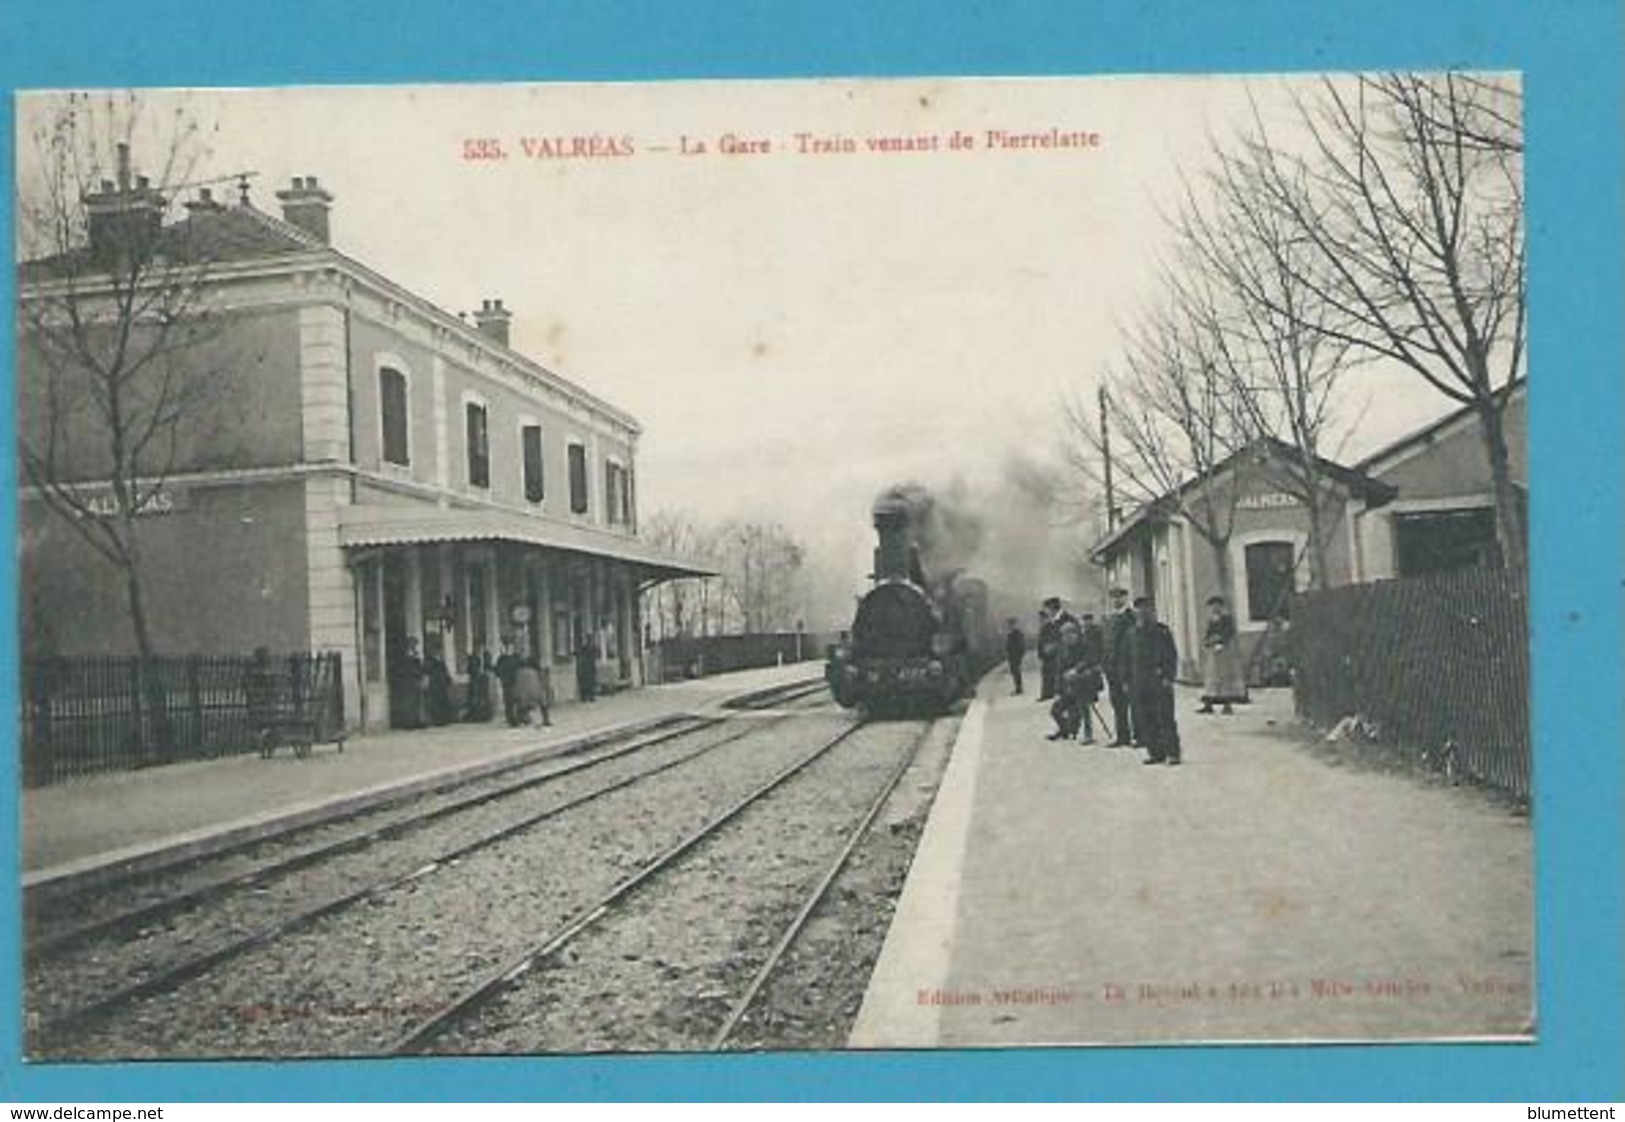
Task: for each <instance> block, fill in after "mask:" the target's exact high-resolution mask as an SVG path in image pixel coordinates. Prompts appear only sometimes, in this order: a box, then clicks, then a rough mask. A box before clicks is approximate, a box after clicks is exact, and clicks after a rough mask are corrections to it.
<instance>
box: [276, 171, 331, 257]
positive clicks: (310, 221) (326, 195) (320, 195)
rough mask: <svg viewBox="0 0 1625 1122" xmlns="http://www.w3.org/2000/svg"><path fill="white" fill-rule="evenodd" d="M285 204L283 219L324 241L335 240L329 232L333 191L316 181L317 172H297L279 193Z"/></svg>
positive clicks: (283, 205)
mask: <svg viewBox="0 0 1625 1122" xmlns="http://www.w3.org/2000/svg"><path fill="white" fill-rule="evenodd" d="M276 197H277V201H278V202H280V203H281V204H282V220H283V221H284V222H286V223H288V224H289V225H290V226H297V227H299V228H300V229H301V230H303V231H304V232H305V233H307V234H309V235H310V236H311V237H313V238H315V239H316V240H317V241H319V242H321V243H322V244H323V245H326V244H328V242H330V241H332V238H331V237H330V235H329V232H328V224H327V212H328V211H329V210H331V209H332V206H333V194H332V192H330V191H328V190H327V189H326V188H325V187H323V186H321V185H320V184H319V183H317V182H316V177H315V176H314V175H306V176H298V175H296V176H294V177H293V185H292V186H291V187H284V188H283V189H282V190H280V191H278V192H277V193H276Z"/></svg>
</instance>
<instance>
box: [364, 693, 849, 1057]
mask: <svg viewBox="0 0 1625 1122" xmlns="http://www.w3.org/2000/svg"><path fill="white" fill-rule="evenodd" d="M862 727H863V726H862V725H860V724H852V725H849V726H848V727H846V728H844V729H842V730H841V731H840V732H839V733H838V734H837V735H836V736H834V737H833V738H831V739H830V740H828V741H826V742H825V743H824V744H822V745H820V746H819V747H818V748H816V749H814V750H813V751H812V752H809V753H808V754H807V755H806V756H805V757H803V758H802V759H800V760H798V761H796V762H795V763H793V764H791V765H790V766H789V767H787V768H785V769H783V770H782V771H780V772H779V773H778V774H777V775H775V776H773V777H772V778H771V779H769V780H767V781H766V782H765V783H763V784H761V785H760V786H758V787H756V788H755V789H754V790H752V791H751V792H750V793H749V794H747V795H745V796H744V797H743V798H741V799H739V800H738V801H737V802H735V803H733V804H732V805H730V806H729V807H728V808H727V809H726V810H723V811H722V812H721V813H719V814H717V815H716V816H715V817H714V818H712V819H710V820H709V821H707V822H706V823H705V824H704V825H702V826H701V827H700V828H699V829H697V830H695V831H694V832H693V833H691V834H689V835H688V836H687V837H685V838H683V839H682V840H680V841H678V842H677V843H676V844H674V845H672V846H670V847H668V848H667V849H666V850H665V851H663V852H662V853H660V854H659V855H658V856H657V857H655V858H654V859H653V860H651V861H650V862H649V863H648V864H647V865H645V866H644V867H643V868H642V869H641V870H640V871H638V872H637V873H636V874H634V875H633V876H631V877H628V878H627V879H626V880H624V881H622V882H621V883H619V884H618V885H616V886H615V887H613V888H611V889H610V890H609V891H608V892H606V893H605V894H604V895H603V896H601V897H600V898H599V899H598V900H597V901H596V902H595V903H593V904H590V905H588V906H587V907H585V908H583V909H581V910H580V911H578V912H577V913H576V916H575V918H574V919H572V920H570V921H568V922H567V923H566V924H565V925H564V926H563V927H561V928H559V929H557V930H556V931H554V932H551V933H549V934H548V935H546V936H544V937H542V938H541V939H538V940H537V941H536V942H535V943H534V944H532V946H530V947H529V948H527V949H526V950H525V951H523V952H522V953H520V954H518V955H516V956H514V957H513V958H511V959H509V960H508V961H507V962H505V963H503V964H502V965H500V966H498V967H497V968H496V969H494V970H491V971H489V972H487V973H486V974H485V975H484V976H483V977H482V978H481V979H480V980H479V981H478V982H476V983H474V984H473V985H472V986H470V987H469V988H468V989H466V990H464V991H463V993H461V994H459V995H458V996H456V997H454V998H452V999H451V1000H450V1001H448V1002H446V1003H445V1004H443V1005H441V1006H440V1008H438V1009H437V1010H435V1011H434V1012H433V1013H431V1014H430V1015H429V1016H427V1017H425V1018H423V1019H422V1020H421V1021H419V1022H418V1023H417V1024H416V1025H414V1026H413V1027H412V1028H411V1029H409V1030H408V1031H407V1032H405V1033H403V1034H401V1036H399V1037H397V1038H396V1040H395V1041H394V1042H393V1043H392V1044H390V1045H389V1046H387V1047H386V1048H384V1049H383V1050H381V1051H380V1052H379V1053H378V1054H379V1055H383V1056H400V1055H412V1054H417V1053H421V1052H422V1051H423V1049H424V1047H425V1045H427V1044H429V1043H430V1042H431V1041H433V1040H434V1039H435V1037H437V1036H439V1035H440V1034H441V1033H443V1032H444V1031H445V1030H446V1029H447V1028H448V1027H450V1026H451V1024H452V1023H453V1022H455V1021H457V1020H459V1019H461V1018H463V1017H465V1016H467V1015H468V1014H469V1013H471V1012H472V1011H474V1010H475V1009H477V1008H479V1007H480V1006H482V1005H484V1004H485V1003H486V1002H488V1001H490V1000H491V998H493V997H495V996H496V995H497V994H498V993H500V992H501V991H502V990H504V989H506V988H507V987H508V986H509V985H510V984H511V983H513V982H514V981H516V980H517V979H519V978H520V977H522V976H523V975H525V974H526V973H528V972H529V971H530V970H531V969H532V968H534V967H535V966H536V965H538V964H539V963H541V962H543V961H545V960H546V959H548V958H551V957H552V956H553V955H555V954H557V953H558V952H559V951H560V950H562V949H563V948H564V947H565V945H566V944H568V943H569V942H570V941H571V940H573V939H574V938H575V937H576V936H578V935H580V934H581V933H582V932H583V931H586V930H587V929H588V928H590V927H592V926H593V925H594V924H596V923H597V922H598V921H599V920H601V919H603V918H604V917H605V916H607V915H609V914H610V911H611V909H613V908H614V907H615V906H616V905H617V904H620V903H623V902H624V901H625V900H626V899H627V898H628V897H629V896H631V895H632V894H633V893H635V892H636V891H637V890H638V889H639V888H641V887H643V886H644V885H645V884H647V883H648V882H649V881H651V880H653V879H654V878H655V877H657V876H659V875H660V874H661V873H663V872H664V871H666V869H668V868H669V867H670V866H672V865H673V864H675V863H676V862H677V861H678V860H680V859H681V858H682V857H683V856H684V855H685V854H687V853H688V852H689V851H690V850H692V849H694V848H695V847H696V846H698V845H700V844H701V843H702V842H704V841H705V840H706V839H707V838H710V837H711V836H712V835H714V834H715V833H717V831H719V830H721V829H722V828H723V827H724V826H726V825H728V824H729V823H730V822H732V821H733V820H734V819H736V818H738V817H739V815H740V814H742V813H743V812H744V811H745V810H746V809H748V808H749V807H750V806H752V805H753V804H755V803H757V802H759V801H761V800H762V799H763V798H765V797H766V796H767V795H769V794H770V793H772V792H773V791H774V790H776V789H777V788H779V787H781V786H783V785H784V784H785V783H787V782H789V781H790V780H791V779H793V778H795V777H796V776H797V775H799V774H801V773H802V772H803V771H805V770H806V769H807V768H809V767H811V766H812V765H813V764H814V763H815V762H817V761H818V760H820V759H822V758H823V757H824V756H825V755H827V754H828V753H829V752H830V751H832V750H833V749H834V748H835V747H836V745H838V744H840V743H841V742H842V741H844V740H846V739H847V738H848V737H850V736H852V735H853V734H854V733H856V732H858V731H859V730H860V729H861V728H862Z"/></svg>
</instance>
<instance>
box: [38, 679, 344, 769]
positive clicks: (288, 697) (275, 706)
mask: <svg viewBox="0 0 1625 1122" xmlns="http://www.w3.org/2000/svg"><path fill="white" fill-rule="evenodd" d="M343 680H344V679H343V668H342V663H341V660H340V656H339V655H338V654H337V653H336V652H329V653H325V654H291V655H281V656H265V655H260V656H258V657H256V656H254V655H241V656H239V655H220V656H216V655H210V656H203V655H193V656H183V657H154V658H149V659H141V658H133V657H132V658H119V657H102V656H61V657H46V658H34V659H28V660H25V661H24V663H23V665H22V708H23V712H22V772H23V782H24V783H25V784H27V785H29V786H42V785H44V784H48V783H55V782H59V781H61V780H63V779H67V778H70V777H72V776H78V775H90V774H95V773H97V772H106V771H117V770H123V769H130V768H138V767H151V766H154V765H158V764H167V763H175V762H178V761H181V760H197V759H211V758H215V757H219V756H229V755H235V754H238V753H242V752H249V751H255V750H257V749H258V748H259V747H261V734H262V732H263V730H264V729H265V728H266V726H267V725H269V724H285V723H287V722H290V721H291V722H300V723H303V724H307V725H308V726H309V727H310V729H311V731H312V732H313V733H314V735H315V738H316V739H318V740H323V739H331V738H332V737H333V736H335V735H337V734H338V732H340V731H341V730H342V729H343V727H344V690H343V687H342V683H343Z"/></svg>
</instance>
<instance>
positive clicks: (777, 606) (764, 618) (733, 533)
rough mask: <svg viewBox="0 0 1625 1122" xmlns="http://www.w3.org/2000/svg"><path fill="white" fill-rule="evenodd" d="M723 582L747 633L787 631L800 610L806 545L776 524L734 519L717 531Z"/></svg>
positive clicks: (800, 612) (742, 627)
mask: <svg viewBox="0 0 1625 1122" xmlns="http://www.w3.org/2000/svg"><path fill="white" fill-rule="evenodd" d="M717 540H718V560H719V561H720V563H721V568H722V584H723V588H724V589H725V591H726V593H727V595H728V598H729V599H730V600H731V601H732V602H733V604H734V605H735V607H736V608H737V610H738V614H739V625H740V628H741V630H742V631H744V632H745V633H747V634H758V633H763V632H768V631H780V630H788V629H789V628H791V627H792V626H794V623H795V621H796V619H797V618H798V617H799V616H800V615H802V614H804V613H803V612H802V611H801V604H800V596H799V590H798V588H797V586H796V582H797V577H798V576H799V574H800V571H801V568H802V565H803V563H804V562H805V560H806V549H805V548H804V547H803V546H802V545H801V544H800V543H799V542H797V541H796V540H795V539H794V538H793V537H792V536H791V535H790V533H789V531H787V530H786V529H785V528H784V527H783V526H780V525H778V524H776V523H772V524H768V523H760V522H730V523H728V524H727V525H725V526H724V527H723V528H722V530H721V532H720V533H719V535H718V539H717Z"/></svg>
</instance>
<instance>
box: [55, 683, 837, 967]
mask: <svg viewBox="0 0 1625 1122" xmlns="http://www.w3.org/2000/svg"><path fill="white" fill-rule="evenodd" d="M823 688H824V687H823V685H822V683H812V684H808V683H797V684H792V685H790V686H780V687H775V688H774V689H771V690H764V691H759V692H758V693H755V694H751V695H747V696H746V697H744V698H739V699H735V700H734V701H732V702H729V703H727V704H726V705H725V708H728V709H730V710H732V711H734V712H759V713H763V714H764V715H771V714H772V711H773V707H774V706H779V705H785V704H790V703H794V702H797V701H800V700H802V699H804V698H806V697H809V696H811V695H814V694H817V693H821V692H822V690H823ZM725 719H726V718H725V716H720V715H709V716H708V715H701V714H679V715H676V716H674V717H673V718H671V720H670V721H668V722H666V723H664V724H662V725H660V726H657V727H655V728H653V729H647V730H643V731H638V732H630V733H626V734H622V735H619V736H614V737H610V738H607V739H600V738H597V737H593V738H589V739H588V740H586V741H585V742H583V743H582V744H580V745H578V746H576V747H573V748H571V749H570V750H569V751H568V752H566V753H565V754H564V755H563V756H549V757H545V758H543V759H541V760H521V761H518V762H515V763H514V764H513V765H511V766H510V767H507V768H504V769H501V770H500V771H497V772H493V773H488V774H484V775H481V776H479V777H476V778H472V779H458V780H453V781H450V782H448V783H447V784H445V785H443V786H440V787H436V788H433V789H431V790H429V791H426V792H421V793H418V794H415V795H411V796H407V797H404V798H403V799H401V800H399V801H396V802H392V803H389V804H386V805H384V806H381V807H376V808H369V809H368V810H366V811H364V812H361V813H359V814H357V815H354V816H353V817H350V816H347V817H345V818H342V819H339V820H337V821H338V824H337V828H336V829H335V821H333V820H329V821H324V822H318V823H312V824H307V825H305V826H302V827H299V828H297V829H295V830H291V831H288V832H287V833H282V834H278V835H275V836H272V837H262V838H257V839H253V840H249V841H244V842H241V843H239V844H236V845H233V846H229V847H225V848H222V849H216V850H213V851H211V852H209V853H207V854H202V855H197V856H193V857H188V858H185V859H183V860H180V861H176V862H173V863H171V864H168V865H165V866H163V867H162V868H159V869H155V870H150V871H144V872H140V873H136V874H134V875H132V876H129V877H125V878H121V879H119V880H116V881H112V882H100V883H98V884H96V885H95V886H94V887H93V888H91V889H88V890H83V891H75V892H68V893H57V894H52V893H51V891H50V890H49V889H48V888H46V889H39V890H36V891H35V892H33V893H30V894H29V899H28V900H27V901H26V902H25V907H24V910H25V913H26V915H25V923H26V927H27V934H26V936H25V940H24V952H23V953H24V963H25V966H34V965H37V964H39V963H43V962H48V961H50V960H52V959H54V958H57V957H59V956H61V955H62V954H64V953H67V952H69V951H71V950H73V949H74V948H76V947H79V946H81V945H83V944H85V943H87V942H90V941H93V940H95V939H99V938H108V937H113V936H117V935H119V934H123V933H130V932H134V931H138V930H140V929H141V928H143V927H147V926H150V925H152V924H154V923H158V922H162V921H163V920H164V919H166V918H168V917H169V916H172V915H175V914H177V913H179V912H182V911H185V910H187V909H189V908H192V907H196V906H199V905H202V904H206V903H207V902H209V901H210V900H213V899H217V898H219V897H221V896H223V895H226V894H228V893H230V892H233V891H238V890H241V889H245V888H252V887H254V886H256V885H260V884H263V883H265V882H266V881H268V880H270V879H272V878H274V877H277V876H281V875H285V874H288V873H291V872H295V871H297V870H299V869H301V868H304V867H306V866H309V865H313V864H317V863H319V862H321V861H323V860H327V859H330V858H333V857H337V856H340V855H342V854H344V853H348V852H353V851H354V850H356V849H359V848H362V847H365V846H368V845H372V844H376V843H378V842H381V841H386V840H389V839H392V838H397V837H400V836H402V835H404V834H406V833H409V832H411V831H413V830H415V829H418V828H420V827H422V826H425V825H428V824H430V823H432V822H435V821H437V820H439V819H442V818H446V817H449V816H451V815H455V814H458V813H460V812H463V811H466V810H468V809H470V808H472V807H477V806H480V805H484V804H487V803H490V802H494V801H496V800H499V799H502V798H505V797H508V796H511V795H513V794H517V793H519V792H522V791H526V790H530V789H533V788H536V787H540V786H543V785H546V784H549V783H553V782H555V781H557V780H560V779H562V778H565V777H567V776H571V775H575V774H577V773H579V772H582V771H585V770H588V769H592V768H596V767H599V766H601V765H603V764H605V763H607V762H610V761H613V760H617V759H620V758H622V757H624V756H629V755H632V754H634V753H637V752H641V751H644V750H645V749H648V748H651V747H654V746H656V745H659V744H663V743H666V742H668V741H670V740H673V739H676V738H679V737H683V736H686V735H690V734H692V733H694V732H697V731H700V730H703V729H706V728H709V727H712V726H714V725H716V724H718V723H720V722H721V721H722V720H725ZM588 753H590V754H588ZM561 761H562V762H561ZM335 832H337V834H338V836H337V837H327V838H324V840H320V841H315V842H311V843H302V842H301V841H300V840H299V839H301V838H313V837H321V836H323V835H327V834H332V833H335ZM289 849H291V850H292V852H283V851H286V850H289ZM260 853H268V854H269V855H270V856H269V857H268V858H266V859H259V860H256V858H255V855H256V854H260ZM278 854H281V855H280V856H278ZM238 865H246V866H247V867H246V868H236V867H235V866H238ZM210 869H223V871H220V872H217V873H215V874H213V875H210V874H209V872H208V870H210ZM193 877H196V878H197V883H190V884H185V887H181V888H171V889H166V888H165V887H164V883H165V882H174V881H176V880H179V881H182V882H183V883H184V882H186V881H188V880H189V879H190V878H193ZM130 896H134V897H135V898H136V900H137V901H138V902H135V903H132V904H130V905H128V906H121V905H120V904H119V903H118V901H119V900H120V898H121V897H130ZM110 901H111V902H112V903H111V906H110V905H109V902H110ZM97 913H101V914H97Z"/></svg>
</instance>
